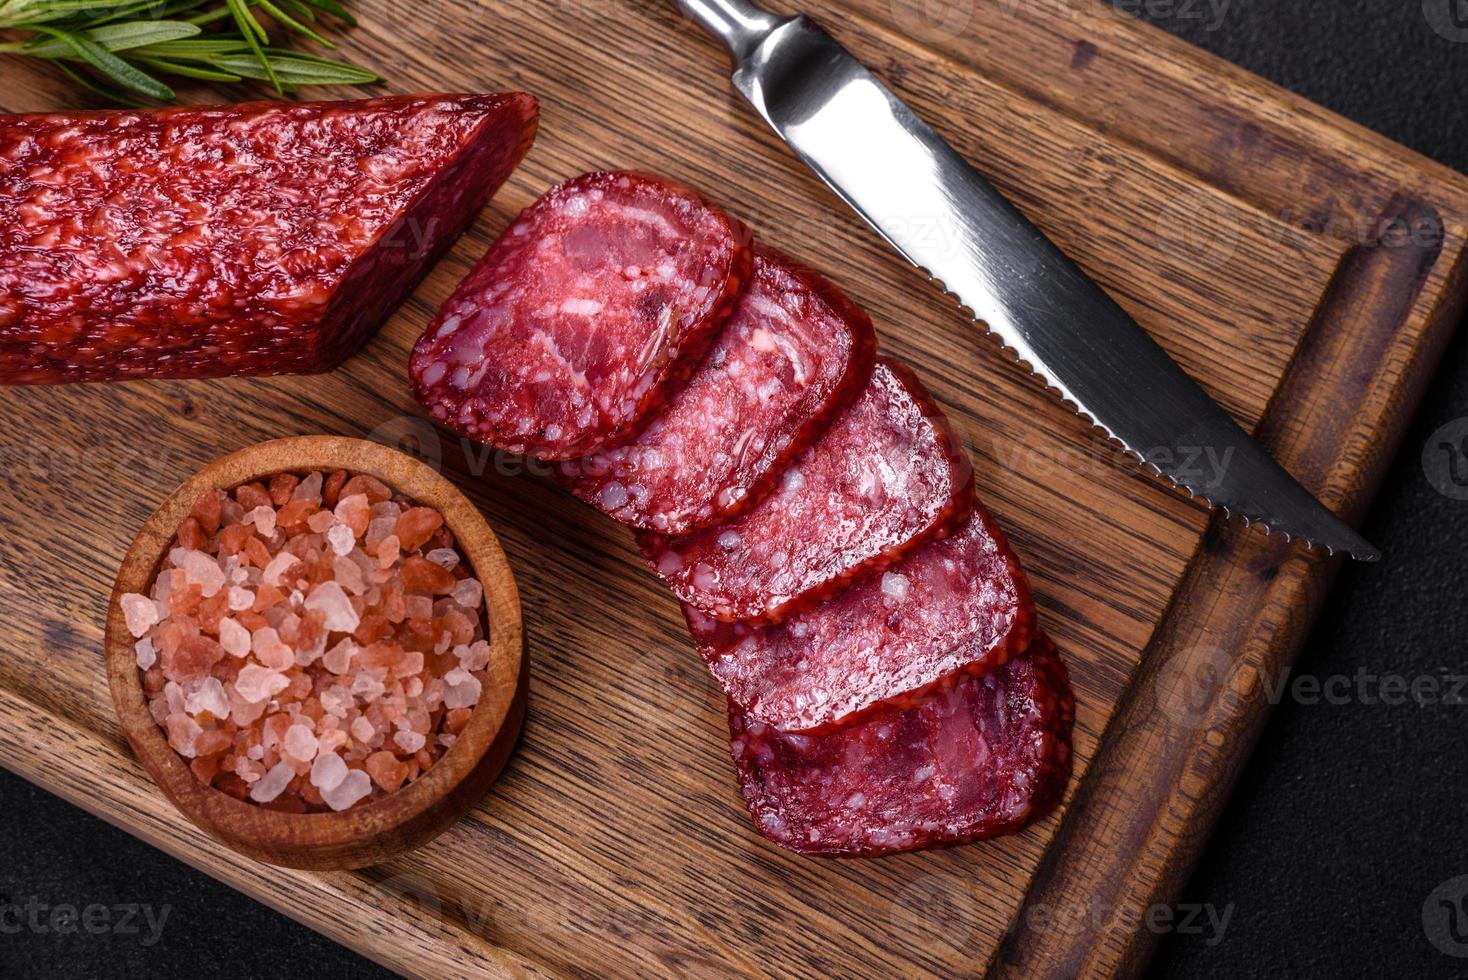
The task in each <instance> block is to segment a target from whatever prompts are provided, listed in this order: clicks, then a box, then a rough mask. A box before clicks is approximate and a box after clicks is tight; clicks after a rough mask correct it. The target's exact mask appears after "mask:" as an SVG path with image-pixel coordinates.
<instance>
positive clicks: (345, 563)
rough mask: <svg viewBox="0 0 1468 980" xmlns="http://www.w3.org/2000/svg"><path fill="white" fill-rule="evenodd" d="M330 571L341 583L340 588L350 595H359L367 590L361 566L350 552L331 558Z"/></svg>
mask: <svg viewBox="0 0 1468 980" xmlns="http://www.w3.org/2000/svg"><path fill="white" fill-rule="evenodd" d="M358 554H360V552H358ZM331 573H332V574H333V575H335V576H336V580H337V581H338V582H340V583H341V584H342V588H344V589H346V590H347V591H348V592H350V593H351V594H352V595H361V594H362V593H363V592H366V591H367V582H366V580H365V579H363V578H362V567H361V566H360V565H358V564H357V563H356V562H355V561H353V560H352V555H351V553H350V552H349V553H348V554H347V555H346V556H345V557H339V558H335V559H333V560H332V563H331Z"/></svg>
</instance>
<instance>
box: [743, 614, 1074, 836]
mask: <svg viewBox="0 0 1468 980" xmlns="http://www.w3.org/2000/svg"><path fill="white" fill-rule="evenodd" d="M1074 718H1075V699H1074V697H1073V696H1072V695H1071V692H1070V685H1069V682H1068V680H1067V677H1066V672H1065V667H1064V665H1063V664H1062V663H1061V662H1060V657H1059V654H1058V653H1057V652H1056V650H1055V646H1054V644H1052V643H1051V642H1050V641H1049V640H1048V639H1047V638H1046V637H1045V636H1044V635H1043V634H1041V635H1039V636H1037V637H1036V640H1035V643H1034V645H1033V646H1032V647H1031V649H1030V650H1029V651H1028V652H1027V653H1025V654H1023V655H1021V656H1019V657H1017V658H1015V659H1014V660H1011V661H1010V662H1009V663H1008V664H1006V665H1005V666H1003V667H1001V668H999V669H998V670H996V671H994V672H992V673H989V674H984V675H982V676H978V677H966V678H964V679H963V680H962V681H960V682H959V683H958V684H957V685H956V686H955V687H953V688H952V689H951V690H949V691H947V692H945V693H942V694H935V695H933V696H932V697H930V698H928V699H926V700H924V701H922V702H921V703H919V704H917V705H914V706H911V707H908V708H884V709H882V710H881V711H878V712H874V713H872V714H870V715H868V716H867V717H865V718H863V719H861V720H859V721H857V722H855V723H853V724H851V725H849V726H847V727H845V728H840V729H837V730H835V731H833V732H829V733H826V734H819V735H794V734H784V733H781V732H779V731H777V730H775V729H773V728H770V727H769V726H767V725H763V724H760V723H759V722H756V721H753V720H751V719H749V718H748V717H747V716H746V715H745V714H744V713H743V712H742V711H740V709H739V708H738V707H737V706H735V705H733V704H731V705H730V708H729V731H730V745H731V749H732V751H733V754H734V761H735V764H736V766H737V769H738V777H739V786H740V790H741V791H742V793H743V794H744V799H745V802H746V803H747V804H748V806H749V812H750V815H751V817H753V819H754V825H755V827H756V829H758V830H759V832H760V833H761V834H763V835H764V836H766V837H768V838H769V839H770V840H772V841H774V842H775V843H777V844H779V845H781V846H782V847H786V848H789V849H790V850H793V851H798V852H800V853H802V854H819V855H832V856H838V855H850V856H863V857H875V856H878V855H882V854H892V853H896V852H899V851H911V850H916V849H918V848H925V847H937V846H943V845H949V844H961V843H965V842H967V841H971V840H975V839H978V838H981V837H993V836H996V835H999V834H1006V833H1011V832H1013V831H1016V830H1019V829H1020V828H1022V827H1024V826H1026V825H1027V824H1030V823H1032V822H1034V821H1036V820H1038V819H1040V818H1041V817H1043V816H1045V815H1046V814H1047V813H1049V812H1050V811H1051V810H1052V809H1054V807H1055V805H1056V804H1057V803H1059V801H1060V798H1061V796H1062V795H1063V793H1064V791H1065V785H1066V783H1067V782H1068V781H1069V779H1070V772H1071V746H1070V737H1071V727H1072V723H1073V721H1074Z"/></svg>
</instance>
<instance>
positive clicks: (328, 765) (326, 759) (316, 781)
mask: <svg viewBox="0 0 1468 980" xmlns="http://www.w3.org/2000/svg"><path fill="white" fill-rule="evenodd" d="M348 771H349V770H348V769H347V764H346V763H345V762H343V761H342V757H341V756H339V755H337V754H336V753H335V752H323V753H321V754H320V755H318V756H317V757H316V761H315V762H313V763H311V785H312V786H315V787H316V788H317V789H319V790H321V792H323V793H325V792H326V791H327V790H332V789H336V788H337V787H338V786H340V785H341V781H342V780H343V779H346V778H347V773H348Z"/></svg>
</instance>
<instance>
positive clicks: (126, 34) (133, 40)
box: [22, 20, 199, 58]
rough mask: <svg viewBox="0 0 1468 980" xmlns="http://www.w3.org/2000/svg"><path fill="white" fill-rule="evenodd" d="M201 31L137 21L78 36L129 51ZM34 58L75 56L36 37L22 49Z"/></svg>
mask: <svg viewBox="0 0 1468 980" xmlns="http://www.w3.org/2000/svg"><path fill="white" fill-rule="evenodd" d="M198 33H199V29H198V28H197V27H195V26H194V25H193V24H185V23H183V22H182V21H177V20H160V21H146V20H144V21H134V22H131V23H127V24H112V25H110V26H108V27H94V28H92V29H91V30H87V31H79V32H77V36H78V37H84V38H89V39H90V40H92V41H95V42H96V43H97V44H99V45H101V46H102V47H103V48H105V49H106V50H108V51H127V50H130V49H132V48H142V47H146V46H148V45H150V44H159V43H162V42H165V41H177V40H180V39H182V38H186V37H193V36H194V35H195V34H198ZM22 50H23V52H24V53H25V54H28V55H30V56H31V57H33V58H65V57H69V56H70V55H72V54H73V53H74V49H73V48H72V46H71V45H70V44H68V43H66V42H65V41H61V40H58V39H56V38H50V39H46V38H37V39H36V40H34V41H31V42H29V43H28V44H26V45H25V47H24V48H23V49H22Z"/></svg>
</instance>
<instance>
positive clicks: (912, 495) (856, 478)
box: [638, 357, 973, 623]
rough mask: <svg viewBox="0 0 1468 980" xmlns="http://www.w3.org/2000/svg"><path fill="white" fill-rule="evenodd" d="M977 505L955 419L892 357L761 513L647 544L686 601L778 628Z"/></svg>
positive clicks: (642, 540)
mask: <svg viewBox="0 0 1468 980" xmlns="http://www.w3.org/2000/svg"><path fill="white" fill-rule="evenodd" d="M972 504H973V470H972V468H971V467H970V465H969V462H968V457H967V455H966V454H965V453H964V452H963V450H962V449H961V448H960V447H959V446H958V445H957V443H956V442H955V440H954V439H953V437H952V435H951V434H950V432H949V431H948V427H947V421H946V420H945V419H944V418H943V416H942V414H941V413H940V412H939V411H938V409H937V407H936V406H935V405H934V404H933V402H932V400H931V399H930V398H929V396H928V394H927V392H926V391H925V390H924V389H923V386H922V384H921V382H919V381H918V380H917V378H916V376H914V375H913V373H912V371H911V370H910V369H908V368H907V367H906V366H905V365H903V364H901V363H899V362H897V361H894V360H892V359H891V358H886V357H883V358H878V360H877V365H876V368H875V369H874V371H873V372H872V377H871V380H870V381H869V382H868V383H867V387H866V389H865V390H864V391H863V392H862V393H861V395H859V396H858V397H857V399H856V401H854V402H853V403H852V404H851V405H850V406H848V407H847V408H846V410H845V411H844V412H842V413H841V415H839V416H838V417H837V418H836V421H835V422H834V423H833V424H832V426H831V427H830V428H829V429H827V430H826V432H825V433H824V434H823V435H822V436H821V437H820V438H819V439H818V440H816V442H815V443H814V444H813V445H812V446H811V447H810V448H809V449H808V450H806V451H805V453H803V454H802V455H801V456H800V458H799V459H797V460H796V461H795V462H794V463H792V464H791V466H790V467H789V468H788V469H786V470H785V471H784V473H783V474H782V477H781V480H780V485H779V487H778V488H776V489H775V491H774V492H772V493H771V494H770V495H769V496H768V497H766V498H765V499H764V500H763V501H761V502H760V503H759V504H758V505H757V506H755V507H754V508H752V509H751V510H750V511H748V512H747V513H745V514H742V515H740V516H738V517H735V518H734V519H732V520H729V521H726V522H724V523H722V524H716V525H714V526H713V527H710V528H706V529H704V530H702V531H698V532H695V533H693V534H688V535H681V536H671V537H670V536H665V535H657V534H653V533H651V532H641V533H640V534H639V535H638V541H639V544H640V545H641V546H642V549H643V554H644V555H646V556H647V559H648V562H649V564H650V565H651V566H652V568H653V570H654V571H656V572H657V573H658V574H659V575H660V576H662V578H663V579H664V581H666V582H667V583H668V585H669V586H671V588H672V589H673V592H674V593H675V594H676V595H677V596H678V598H679V599H681V600H683V601H684V602H685V603H687V604H689V605H691V606H693V607H695V608H696V609H699V610H701V611H703V612H705V613H707V614H708V615H710V616H712V617H714V618H715V619H721V620H727V621H735V620H743V621H748V622H756V623H776V622H779V621H780V620H781V619H784V618H785V617H787V616H790V615H792V614H794V613H795V612H798V611H799V610H800V609H802V608H805V607H807V606H810V605H814V604H815V603H816V602H818V601H820V600H821V599H824V598H826V597H828V596H831V595H834V594H835V593H836V592H838V591H840V590H841V589H842V588H844V587H845V586H846V584H847V583H849V582H851V581H853V580H855V579H856V578H857V577H858V576H860V575H862V574H864V573H866V574H869V573H873V572H875V571H879V570H881V569H882V568H885V567H887V566H888V565H891V564H893V563H894V562H896V561H899V560H901V559H902V558H903V557H904V556H905V555H907V554H908V553H909V552H911V551H914V550H916V549H917V548H919V547H921V546H922V545H924V544H926V543H927V542H928V541H931V540H933V539H935V538H938V537H941V536H942V535H944V534H946V533H947V532H948V531H949V530H950V529H952V528H953V527H955V526H956V525H957V524H959V523H960V522H962V520H963V519H964V518H965V517H966V516H967V515H968V513H969V509H970V507H971V506H972Z"/></svg>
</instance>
